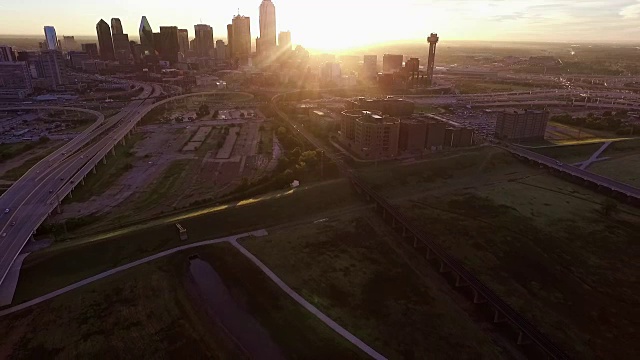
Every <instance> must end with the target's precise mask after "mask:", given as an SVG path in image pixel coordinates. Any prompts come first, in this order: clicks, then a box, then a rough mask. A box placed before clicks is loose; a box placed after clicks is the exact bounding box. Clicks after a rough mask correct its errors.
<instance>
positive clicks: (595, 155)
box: [580, 141, 613, 170]
mask: <svg viewBox="0 0 640 360" xmlns="http://www.w3.org/2000/svg"><path fill="white" fill-rule="evenodd" d="M611 144H613V141H607V142H606V143H604V144H602V146H601V147H600V149H598V151H596V152H595V153H593V155H591V157H590V158H589V160H587V161H585V162H583V163H582V164H580V170H586V169H587V168H588V167H589V166H591V164H592V163H593V162H594V161H596V160H598V158H599V157H600V155H602V153H603V152H604V151H605V150H607V148H608V147H609V145H611Z"/></svg>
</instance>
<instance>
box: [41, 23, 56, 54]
mask: <svg viewBox="0 0 640 360" xmlns="http://www.w3.org/2000/svg"><path fill="white" fill-rule="evenodd" d="M44 37H45V43H46V45H47V49H49V50H57V49H58V36H57V35H56V29H55V28H54V27H53V26H45V27H44Z"/></svg>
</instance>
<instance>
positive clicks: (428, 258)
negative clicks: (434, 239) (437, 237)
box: [425, 247, 433, 260]
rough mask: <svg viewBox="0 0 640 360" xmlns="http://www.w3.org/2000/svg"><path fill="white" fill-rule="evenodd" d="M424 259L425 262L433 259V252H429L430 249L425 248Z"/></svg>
mask: <svg viewBox="0 0 640 360" xmlns="http://www.w3.org/2000/svg"><path fill="white" fill-rule="evenodd" d="M425 258H426V259H427V260H431V259H433V251H432V250H431V248H430V247H427V254H426V255H425Z"/></svg>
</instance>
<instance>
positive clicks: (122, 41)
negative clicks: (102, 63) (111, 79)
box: [113, 34, 131, 64]
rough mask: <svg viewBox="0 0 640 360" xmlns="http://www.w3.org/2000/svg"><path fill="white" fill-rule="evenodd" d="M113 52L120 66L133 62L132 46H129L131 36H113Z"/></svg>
mask: <svg viewBox="0 0 640 360" xmlns="http://www.w3.org/2000/svg"><path fill="white" fill-rule="evenodd" d="M113 52H114V55H115V57H116V60H118V62H119V63H120V64H129V63H130V62H131V45H129V35H127V34H113Z"/></svg>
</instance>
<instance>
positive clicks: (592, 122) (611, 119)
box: [551, 111, 631, 132]
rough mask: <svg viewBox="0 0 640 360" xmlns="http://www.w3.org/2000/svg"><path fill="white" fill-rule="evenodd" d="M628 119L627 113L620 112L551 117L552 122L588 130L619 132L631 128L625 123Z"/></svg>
mask: <svg viewBox="0 0 640 360" xmlns="http://www.w3.org/2000/svg"><path fill="white" fill-rule="evenodd" d="M626 117H627V112H626V111H618V112H616V113H612V112H611V111H605V112H604V113H602V115H596V114H593V113H589V115H587V116H586V117H573V116H571V115H570V114H563V115H557V116H553V117H551V121H554V122H557V123H560V124H565V125H573V126H580V127H584V128H587V129H593V130H607V131H614V132H617V131H619V130H620V129H624V128H628V127H630V126H631V125H629V124H627V123H625V121H624V119H626ZM627 131H629V130H627Z"/></svg>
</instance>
